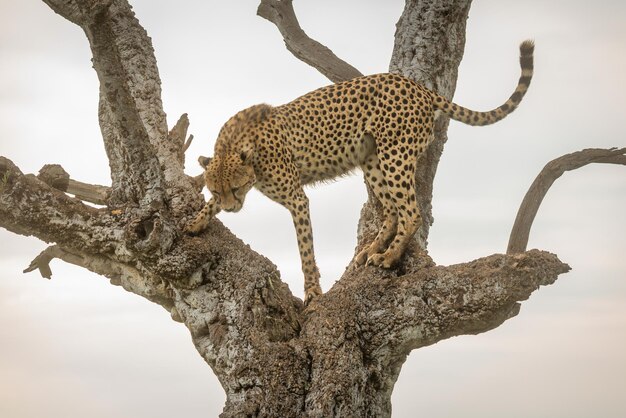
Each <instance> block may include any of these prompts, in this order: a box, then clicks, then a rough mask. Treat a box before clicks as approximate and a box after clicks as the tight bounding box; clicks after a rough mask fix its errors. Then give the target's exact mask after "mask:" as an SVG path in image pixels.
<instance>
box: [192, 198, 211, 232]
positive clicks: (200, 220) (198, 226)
mask: <svg viewBox="0 0 626 418" xmlns="http://www.w3.org/2000/svg"><path fill="white" fill-rule="evenodd" d="M219 211H220V206H219V205H218V204H217V202H216V201H215V199H213V198H211V199H209V201H208V202H207V203H206V204H205V205H204V207H203V208H202V210H200V212H199V213H198V215H197V216H196V217H195V218H194V220H192V221H191V222H189V223H188V224H187V225H186V226H185V232H186V233H188V234H198V233H200V232H202V231H203V230H204V229H205V228H206V227H207V225H208V224H209V220H210V219H211V218H212V217H214V216H215V215H217V213H218V212H219Z"/></svg>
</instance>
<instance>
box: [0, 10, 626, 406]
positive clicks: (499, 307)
mask: <svg viewBox="0 0 626 418" xmlns="http://www.w3.org/2000/svg"><path fill="white" fill-rule="evenodd" d="M44 1H45V3H46V4H48V5H49V6H50V7H51V8H52V9H53V10H54V11H55V12H56V13H58V14H60V15H61V16H63V17H64V18H66V19H67V20H69V21H71V22H73V23H75V24H76V25H78V26H80V27H81V28H82V29H83V31H84V32H85V35H86V36H87V39H88V41H89V43H90V46H91V50H92V53H93V65H94V68H95V70H96V72H97V75H98V78H99V82H100V104H99V115H98V116H99V122H100V127H101V131H102V139H103V141H104V145H105V149H106V152H107V156H108V159H109V163H110V167H111V184H110V185H109V186H106V187H105V186H93V185H87V184H84V183H80V182H78V181H75V180H72V179H71V178H70V176H69V175H68V174H67V173H66V172H65V171H64V170H63V169H62V168H61V167H60V166H57V165H48V166H45V167H43V168H42V170H41V171H40V173H39V175H37V176H35V175H32V174H23V173H22V172H21V171H20V169H19V168H18V167H16V166H15V165H14V164H13V163H12V162H11V161H10V160H9V159H7V158H5V157H0V226H2V227H3V228H6V229H7V230H9V231H12V232H14V233H16V234H20V235H25V236H34V237H36V238H38V239H40V240H43V241H45V242H47V243H51V244H52V245H51V246H50V247H49V248H47V249H46V250H45V251H43V252H42V253H41V254H39V255H38V256H37V257H36V258H35V259H34V260H33V261H32V262H31V264H30V266H29V267H28V268H27V269H26V270H25V271H33V270H36V269H38V270H39V271H40V273H41V274H42V276H44V277H50V275H51V271H50V268H49V262H50V260H52V259H53V258H58V259H61V260H64V261H66V262H68V263H72V264H75V265H78V266H81V267H84V268H86V269H88V270H90V271H93V272H95V273H97V274H99V275H102V276H104V277H106V278H108V279H109V280H110V282H111V284H113V285H119V286H121V287H123V288H124V289H125V290H127V291H129V292H132V293H135V294H137V295H139V296H142V297H144V298H146V299H148V300H150V301H152V302H154V303H157V304H159V305H161V306H162V307H163V308H165V309H167V310H168V311H169V312H171V315H172V318H173V319H174V320H176V321H180V322H183V323H184V324H185V326H186V327H187V328H188V329H189V331H190V333H191V336H192V340H193V343H194V344H195V347H196V348H197V350H198V353H199V354H200V355H201V356H202V357H203V358H204V359H205V360H206V362H207V363H208V364H209V365H210V366H211V368H212V369H213V371H214V373H215V374H216V375H217V377H218V378H219V380H220V382H221V384H222V387H223V388H224V391H225V392H226V396H227V400H226V405H225V406H224V410H223V413H222V415H221V416H222V417H240V416H265V417H299V416H308V417H356V416H368V417H386V416H390V415H391V403H390V397H391V393H392V390H393V387H394V383H395V382H396V379H397V378H398V375H399V373H400V369H401V367H402V365H403V363H404V361H405V359H406V358H407V356H408V354H409V353H410V352H411V350H413V349H416V348H420V347H423V346H427V345H430V344H434V343H436V342H437V341H440V340H442V339H446V338H449V337H451V336H455V335H462V334H477V333H481V332H485V331H487V330H490V329H493V328H495V327H497V326H499V325H500V324H501V323H502V322H503V321H505V320H506V319H509V318H511V317H513V316H515V315H516V314H517V313H518V311H519V308H520V304H519V302H520V301H522V300H525V299H527V298H528V297H529V296H530V294H531V293H532V292H533V291H534V290H536V289H537V288H538V287H539V286H541V285H546V284H550V283H553V282H554V281H555V280H556V278H557V277H558V275H559V274H561V273H564V272H566V271H568V270H569V267H568V266H567V265H566V264H564V263H562V262H561V261H559V260H558V258H557V257H556V256H555V255H553V254H550V253H547V252H543V251H538V250H531V251H526V248H525V247H526V244H525V241H524V238H523V237H522V238H521V239H520V238H519V236H520V234H521V235H524V234H526V237H527V231H528V230H529V229H530V224H531V223H532V217H533V216H534V215H533V214H532V210H533V209H532V207H531V208H530V209H524V208H526V207H529V205H524V206H523V207H522V209H521V212H520V214H519V215H518V220H519V222H520V227H519V228H517V227H516V228H517V229H515V230H514V232H513V234H512V237H511V243H512V244H511V245H510V246H509V251H508V254H506V255H504V254H495V255H490V256H487V257H484V258H481V259H479V260H475V261H471V262H468V263H464V264H459V265H454V266H448V267H443V266H437V265H435V264H434V263H433V262H432V260H431V259H430V258H429V257H428V256H427V255H426V253H425V252H424V251H422V250H421V249H425V248H426V243H427V238H428V232H429V227H430V225H431V224H432V213H431V198H432V185H433V179H434V176H435V173H436V169H437V164H438V161H439V158H440V156H441V153H442V151H443V146H444V143H445V141H446V128H447V124H448V121H447V120H445V119H444V118H440V119H439V120H438V121H437V129H436V135H437V140H436V141H435V142H434V143H433V145H432V146H431V147H430V149H429V150H428V153H427V155H425V156H424V157H423V158H422V161H421V164H420V166H419V171H418V172H417V173H416V184H417V189H418V190H417V192H418V198H419V201H420V207H421V212H422V214H423V218H424V226H423V228H422V230H421V231H420V234H419V237H416V239H415V242H413V243H412V244H411V246H410V248H409V250H408V251H407V254H406V255H405V257H404V258H403V259H402V261H401V263H400V265H399V266H398V267H397V268H395V269H393V270H382V269H378V268H374V267H361V268H356V267H354V266H349V268H348V269H347V270H346V273H345V274H344V275H343V277H341V278H340V279H339V280H338V281H337V282H336V284H335V285H334V286H333V287H332V288H331V289H330V290H329V291H328V292H327V293H326V294H325V295H323V296H322V297H319V298H317V299H316V300H315V301H314V302H313V303H312V304H311V305H310V306H309V307H308V308H306V309H305V308H304V307H303V304H302V302H301V301H300V300H299V299H297V298H295V297H294V296H293V295H292V294H291V292H290V290H289V288H288V287H287V285H286V284H285V283H283V282H282V281H281V279H280V275H279V272H278V271H277V270H276V267H275V266H274V265H273V264H272V263H271V261H270V260H268V259H266V258H265V257H263V256H262V255H260V254H257V253H255V252H254V251H252V250H251V249H250V248H249V247H247V246H246V245H245V244H244V243H243V242H241V241H240V240H239V239H238V238H237V237H235V236H234V235H233V234H231V233H230V231H228V230H227V229H226V228H225V227H224V226H223V225H222V224H221V223H220V221H219V220H217V219H215V220H213V221H212V222H211V224H210V226H209V228H208V230H207V231H206V232H205V233H204V234H202V235H201V236H199V237H189V236H185V235H184V234H183V233H182V229H183V226H184V225H185V222H186V221H187V220H189V219H190V218H191V217H192V216H194V214H195V213H196V212H197V211H198V210H199V209H200V208H201V207H202V205H203V203H204V202H203V198H202V195H201V194H200V193H199V192H198V190H199V185H198V182H197V181H196V179H194V178H192V177H189V176H187V175H185V173H184V171H183V169H184V161H185V155H184V152H185V149H186V147H187V146H188V145H189V141H190V140H191V138H187V129H188V126H189V121H188V119H187V116H186V115H183V116H182V117H181V118H180V119H179V120H178V122H177V123H176V124H175V126H174V127H173V128H172V129H171V130H169V131H168V127H167V121H166V118H165V114H164V112H163V108H162V103H161V89H160V80H159V75H158V71H157V66H156V60H155V57H154V53H153V49H152V45H151V41H150V39H149V37H148V35H147V33H146V31H145V30H144V29H143V28H142V26H141V25H140V23H139V21H138V20H137V19H136V17H135V15H134V13H133V12H132V10H131V7H130V6H129V4H128V3H127V1H126V0H83V1H79V0H44ZM470 3H471V2H470V0H453V1H448V0H446V1H443V0H428V1H426V0H407V2H406V7H405V9H404V11H403V13H402V16H401V18H400V20H399V22H398V25H397V32H396V39H395V47H394V51H393V57H392V60H391V64H390V71H392V72H399V73H402V74H404V75H406V76H409V77H411V78H413V79H415V80H417V81H419V82H421V83H422V84H424V85H426V86H427V87H428V88H430V89H433V90H435V91H437V92H439V93H441V94H443V95H445V96H446V97H448V98H451V97H452V95H453V92H454V89H455V81H456V76H457V67H458V65H459V63H460V60H461V57H462V54H463V48H464V41H465V22H466V19H467V15H468V11H469V8H470ZM258 14H259V15H260V16H262V17H264V18H266V19H268V20H270V21H271V22H273V23H274V24H276V26H277V27H278V29H279V30H280V31H281V33H282V35H283V37H284V40H285V43H286V45H287V48H288V49H289V50H290V51H291V52H292V53H293V54H294V55H295V56H297V57H298V58H300V59H302V60H303V61H305V62H306V63H308V64H310V65H312V66H313V67H315V68H316V69H318V70H319V71H321V72H322V73H323V74H324V75H325V76H327V77H328V78H329V79H330V80H332V81H334V82H336V81H340V80H345V79H349V78H352V77H355V76H358V75H359V74H360V73H359V71H358V70H356V69H355V68H354V67H352V66H350V65H349V64H347V63H345V62H343V61H341V60H340V59H339V58H337V57H336V56H335V55H334V54H333V53H332V52H331V51H330V50H329V49H328V48H326V47H324V46H323V45H321V44H319V43H317V42H316V41H314V40H312V39H310V38H308V37H307V35H306V34H305V33H304V31H303V30H302V29H301V28H300V26H299V24H298V21H297V19H296V16H295V13H294V10H293V7H292V3H291V1H290V0H282V1H281V0H262V1H261V4H260V6H259V9H258ZM203 116H204V115H203ZM624 151H625V150H624V149H621V150H600V151H598V150H595V151H585V152H581V153H580V154H578V155H577V157H580V158H582V159H580V160H578V163H577V165H581V164H585V163H587V162H593V161H596V162H597V161H600V162H611V163H619V164H625V161H624V160H625V159H626V157H624ZM556 165H557V164H556V163H554V164H552V165H551V166H549V169H548V172H550V173H554V172H555V171H554V169H553V168H554V167H556ZM566 169H567V168H566ZM556 176H557V177H558V174H557V175H556ZM536 183H537V184H538V185H545V187H544V189H543V192H544V193H545V191H547V187H549V184H548V183H546V182H545V181H544V180H543V177H542V178H538V180H537V181H536ZM533 196H535V195H532V194H531V196H530V197H529V201H530V202H535V203H536V204H535V206H536V207H537V206H538V204H539V202H540V199H541V198H540V197H533ZM537 196H540V195H537ZM87 203H95V204H97V205H102V206H101V207H94V206H93V205H90V204H87ZM530 206H532V205H530ZM526 210H530V212H529V213H530V215H529V214H528V213H527V212H526ZM535 211H536V208H535ZM379 220H380V208H379V207H378V205H377V202H376V201H375V199H374V197H373V196H371V195H370V197H369V199H368V202H367V203H366V204H365V206H364V207H363V210H362V213H361V219H360V222H359V230H358V243H359V244H358V247H357V249H356V251H358V250H359V249H360V247H361V246H362V245H363V244H364V243H365V242H367V241H368V240H371V239H372V238H373V234H375V231H377V229H378V223H379ZM517 231H522V232H517ZM524 231H526V232H524Z"/></svg>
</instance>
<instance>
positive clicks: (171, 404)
mask: <svg viewBox="0 0 626 418" xmlns="http://www.w3.org/2000/svg"><path fill="white" fill-rule="evenodd" d="M132 3H133V5H134V7H135V10H136V13H137V15H138V18H139V19H140V21H141V22H142V24H143V25H144V27H145V28H146V29H147V31H148V33H149V34H150V36H151V37H152V40H153V43H154V47H155V50H156V56H157V60H158V63H159V69H160V74H161V79H162V81H163V101H164V106H165V111H166V112H167V114H168V120H169V124H170V126H171V125H172V124H173V123H174V122H175V121H176V119H177V118H178V116H179V115H180V114H182V113H184V112H187V113H189V117H190V120H191V127H190V132H191V133H193V134H194V135H195V137H196V141H195V142H194V144H193V146H192V147H191V148H190V150H189V151H188V154H189V155H190V156H191V157H192V158H189V160H190V161H193V160H195V156H197V155H198V154H207V153H209V152H210V150H211V149H212V147H213V140H214V138H215V136H216V134H217V132H218V130H219V127H220V126H221V124H222V123H223V122H224V121H225V120H226V119H227V118H228V117H229V116H231V115H232V114H233V113H235V112H237V111H238V110H240V109H242V108H244V107H247V106H249V105H252V104H255V103H259V102H267V103H270V104H282V103H285V102H287V101H290V100H291V99H293V98H295V97H297V96H299V95H301V94H303V93H306V92H307V91H310V90H312V89H314V88H317V87H320V86H322V85H325V84H328V82H327V80H325V79H324V78H323V77H322V76H321V75H319V74H318V73H317V72H316V71H314V70H313V69H311V68H309V67H307V66H306V65H304V64H302V63H301V62H299V61H298V60H296V59H295V58H293V57H292V56H291V55H290V54H289V53H288V52H287V51H286V50H285V48H284V45H283V43H282V39H281V38H280V36H279V34H278V31H277V30H276V28H275V27H274V26H273V25H272V24H270V23H268V22H266V21H265V20H262V19H261V18H259V17H256V16H255V11H256V7H257V1H253V0H245V1H244V0H240V1H236V2H235V1H231V2H227V1H220V2H218V1H200V0H197V1H196V0H194V1H192V0H184V1H177V2H174V1H166V0H135V1H133V2H132ZM402 7H403V2H402V1H399V0H393V1H391V0H387V1H372V0H367V1H363V0H361V1H357V0H339V1H338V0H334V1H333V0H297V1H295V8H296V12H297V13H298V16H299V19H300V21H301V24H302V26H303V28H305V30H307V32H308V33H309V34H310V35H311V36H312V37H314V38H316V39H318V40H319V41H321V42H322V43H325V44H326V45H327V46H329V47H330V48H331V49H333V51H334V52H335V53H337V55H339V56H340V57H342V58H344V59H346V60H347V61H349V62H350V63H352V64H353V65H354V66H356V67H357V68H358V69H360V70H361V72H363V73H366V74H369V73H377V72H384V71H385V70H386V68H387V65H388V63H389V58H390V56H391V49H392V45H393V33H394V30H395V23H396V22H397V20H398V17H399V16H400V13H401V11H402ZM625 23H626V2H623V1H622V0H601V1H598V2H593V4H591V3H590V2H587V1H579V0H550V1H545V0H526V1H523V2H520V1H514V0H482V1H475V2H474V5H473V6H472V10H471V13H470V17H469V21H468V28H467V47H466V51H465V58H464V60H463V62H462V64H461V68H460V73H459V80H458V87H457V91H456V94H455V101H456V102H457V103H459V104H462V105H465V106H467V107H470V108H474V109H477V110H486V109H490V108H492V107H494V106H497V105H499V104H501V103H502V102H503V101H504V100H505V99H506V98H507V97H508V95H509V94H510V92H511V91H512V89H513V88H514V85H515V83H516V81H517V78H518V76H519V69H518V61H517V55H518V51H517V46H518V44H519V42H521V41H522V40H524V39H526V38H534V39H535V41H536V43H537V49H536V58H535V60H536V64H535V68H536V73H535V74H536V75H535V78H534V79H533V83H532V86H531V88H530V91H529V93H528V94H527V96H526V97H525V99H524V101H523V102H522V105H521V106H520V108H519V109H518V110H517V111H516V112H515V113H514V114H513V115H511V116H510V117H509V118H507V119H506V120H504V121H502V122H500V123H499V124H496V125H494V126H491V127H485V128H473V127H468V126H464V125H461V124H458V123H454V122H453V123H452V124H451V127H450V140H449V142H448V144H447V145H446V150H445V153H444V155H443V158H442V161H441V164H440V167H439V173H438V177H437V180H436V185H435V197H434V216H435V224H434V226H433V228H432V230H431V235H430V246H429V250H430V253H431V255H432V256H433V258H434V259H435V261H436V262H438V263H440V264H452V263H457V262H464V261H469V260H472V259H475V258H478V257H481V256H485V255H489V254H492V253H496V252H503V251H504V250H505V248H506V243H507V239H508V235H509V232H510V228H511V225H512V223H513V220H514V218H515V213H516V211H517V208H518V206H519V203H520V201H521V199H522V197H523V195H524V193H525V191H526V190H527V188H528V186H529V184H530V183H531V182H532V180H533V178H534V176H535V175H536V174H537V173H538V171H539V170H540V169H541V167H542V166H543V165H544V164H545V163H546V162H548V161H549V160H551V159H553V158H555V157H558V156H560V155H562V154H565V153H568V152H572V151H577V150H580V149H582V148H589V147H603V148H606V147H613V146H621V147H624V146H626V136H625V134H624V130H625V129H624V127H625V125H624V120H625V116H626V114H625V110H624V103H626V24H625ZM0 63H1V64H0V128H1V129H2V136H1V137H0V155H4V156H7V157H8V158H10V159H12V160H13V161H14V162H15V163H16V164H17V165H18V166H19V167H20V168H21V169H22V171H24V172H37V171H38V170H39V168H41V166H43V165H44V164H46V163H59V164H61V165H62V166H63V167H64V168H65V169H66V170H67V171H68V172H69V173H70V174H71V175H72V177H73V178H75V179H77V180H81V181H85V182H90V183H98V184H107V183H108V181H109V177H108V165H107V161H106V159H105V154H104V149H103V146H102V142H101V139H100V133H99V128H98V124H97V99H98V95H97V91H98V86H97V80H96V75H95V72H94V71H93V69H92V68H91V63H90V52H89V47H88V43H87V41H86V39H85V37H84V35H83V33H82V32H81V30H80V29H79V28H78V27H76V26H74V25H72V24H70V23H69V22H66V21H64V20H63V19H62V18H61V17H59V16H57V15H55V14H54V13H53V12H52V11H51V10H50V9H49V8H48V7H47V6H46V5H45V4H44V3H43V2H41V1H38V0H20V1H15V0H0ZM188 170H189V173H190V174H197V173H199V172H200V169H199V168H196V167H194V166H192V167H189V168H188ZM309 197H310V200H311V209H312V217H313V226H314V234H315V240H316V251H317V259H318V263H319V265H320V269H321V272H322V276H323V278H322V280H323V281H322V286H323V287H324V289H328V288H329V287H330V286H332V284H333V283H334V281H335V280H336V279H337V278H338V277H339V276H340V275H341V272H342V271H343V268H344V266H345V265H346V263H347V262H348V261H349V259H350V257H351V255H352V252H353V249H354V245H355V236H356V224H357V219H358V214H359V210H360V207H361V205H362V203H363V202H364V200H365V190H364V186H363V183H362V180H361V178H360V176H359V175H356V176H354V177H352V178H349V179H343V180H341V181H340V182H337V183H334V184H331V185H325V186H322V187H318V188H315V189H312V190H310V191H309ZM625 209H626V167H623V166H609V165H605V166H604V165H595V166H588V167H585V168H583V169H580V170H578V171H575V172H571V173H567V174H565V175H564V176H563V177H562V178H561V179H559V180H558V181H557V183H556V184H555V185H554V187H553V188H552V189H551V190H550V192H549V194H548V196H547V198H546V200H545V201H544V203H543V205H542V207H541V209H540V212H539V215H538V218H537V220H536V221H535V224H534V226H533V230H532V232H531V237H530V247H531V248H540V249H544V250H548V251H552V252H554V253H556V254H558V255H559V256H560V258H561V259H562V260H563V261H565V262H568V263H569V264H570V265H571V266H572V267H573V271H572V272H570V273H568V274H566V275H563V276H562V277H561V278H560V280H559V281H557V284H556V285H554V286H550V287H548V288H543V289H541V290H539V291H538V292H536V293H535V294H533V295H532V297H531V299H530V300H529V301H527V302H525V303H524V304H523V305H522V310H521V313H520V315H519V316H518V317H516V318H514V319H512V320H510V321H508V322H506V323H505V324H504V325H502V326H501V327H499V328H498V329H496V330H494V331H491V332H489V333H486V334H482V335H479V336H467V337H458V338H453V339H450V340H446V341H444V342H441V343H438V344H436V345H434V346H431V347H428V348H424V349H421V350H418V351H415V352H413V354H412V355H411V356H410V357H409V359H408V361H407V363H406V364H405V366H404V368H403V370H402V373H401V375H400V378H399V380H398V383H397V385H396V390H395V392H394V396H393V407H394V417H402V418H404V417H406V418H409V417H414V416H417V415H418V414H419V415H421V416H428V417H431V418H439V417H441V418H444V417H458V416H463V417H466V418H473V417H481V418H490V417H493V418H495V417H502V416H507V417H511V418H528V417H532V418H541V417H545V418H548V417H550V418H583V417H585V418H586V417H590V416H598V417H603V418H618V417H623V416H625V415H626V398H624V393H626V377H625V376H626V357H624V355H623V353H624V352H626V277H625V276H626V267H625V263H624V256H625V255H626V210H625ZM220 218H221V219H222V220H223V222H224V223H225V224H226V225H227V226H228V227H230V228H231V229H232V230H233V231H234V232H235V233H236V234H237V235H238V236H240V237H241V238H243V239H244V240H245V241H247V242H249V243H250V245H251V246H252V247H253V248H254V249H256V250H257V251H259V252H261V253H263V254H265V255H267V256H268V257H269V258H270V259H272V260H273V261H274V262H275V263H276V264H277V265H278V266H279V268H280V270H281V272H282V275H283V278H284V280H286V281H287V282H288V283H289V284H290V287H291V289H292V290H293V291H294V293H295V294H297V295H301V288H302V282H301V280H302V279H301V274H300V272H299V259H298V253H297V247H296V242H295V234H294V232H293V230H292V226H291V220H290V218H289V215H288V213H287V212H286V211H285V210H284V209H283V208H281V207H280V206H278V205H276V204H275V203H272V202H269V201H268V200H267V199H266V198H264V197H263V196H261V195H260V194H259V193H256V192H255V193H253V194H252V195H251V196H250V197H249V198H248V199H247V201H246V208H244V210H243V211H242V212H240V213H238V214H224V215H220ZM267 236H272V239H271V240H268V239H267V238H266V237H267ZM43 248H45V246H44V244H43V243H41V242H39V241H37V240H35V239H32V238H24V237H17V236H14V235H12V234H10V233H8V232H7V231H5V230H0V249H1V251H0V416H1V417H7V418H35V417H37V418H38V417H54V418H56V417H63V418H74V417H85V416H88V417H95V418H99V417H111V416H115V417H120V418H125V417H128V418H134V417H140V418H141V417H157V418H159V417H171V416H186V417H207V416H209V417H210V416H216V415H217V414H218V413H219V412H220V411H221V408H222V405H223V402H224V395H223V393H222V390H221V388H220V387H219V383H218V382H217V379H216V378H215V376H214V375H213V373H212V372H211V370H210V368H209V367H208V366H206V364H205V363H204V361H203V360H202V359H201V358H200V357H199V356H198V355H197V353H196V351H195V349H194V347H193V345H192V344H191V341H190V337H189V334H188V332H187V330H186V329H185V328H184V327H183V326H182V325H180V324H178V323H174V322H172V321H171V320H170V318H169V315H168V314H167V312H165V311H164V310H162V309H161V308H160V307H158V306H155V305H152V304H151V303H150V302H147V301H145V300H142V299H140V298H138V297H137V296H135V295H132V294H129V293H126V292H124V291H123V290H122V289H120V288H118V287H113V286H110V285H109V284H108V282H107V281H106V280H104V279H102V278H100V277H97V276H94V275H92V274H90V273H88V272H86V271H83V270H81V269H79V268H75V267H73V266H69V265H65V264H63V263H61V262H59V261H54V262H53V263H52V269H53V274H54V275H53V280H51V281H47V280H45V279H42V278H40V277H39V276H38V275H37V274H35V273H31V274H28V275H23V274H22V273H21V271H22V270H23V269H24V268H25V267H26V266H27V265H28V263H29V262H30V260H31V259H32V258H33V257H34V256H35V255H37V254H38V253H39V251H41V250H42V249H43Z"/></svg>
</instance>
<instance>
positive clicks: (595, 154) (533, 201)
mask: <svg viewBox="0 0 626 418" xmlns="http://www.w3.org/2000/svg"><path fill="white" fill-rule="evenodd" d="M625 153H626V148H620V149H618V148H611V149H597V148H589V149H584V150H582V151H577V152H573V153H571V154H565V155H563V156H561V157H559V158H556V159H554V160H552V161H550V162H549V163H548V164H546V165H545V167H544V168H543V169H542V170H541V172H540V173H539V175H537V178H535V181H533V184H532V185H531V186H530V188H529V189H528V192H526V196H524V200H522V204H521V205H520V208H519V210H518V212H517V216H516V217H515V224H514V225H513V229H512V230H511V236H510V238H509V245H508V247H507V250H506V252H507V254H514V253H521V252H524V251H526V246H527V245H528V237H529V236H530V228H531V226H532V224H533V221H534V220H535V216H536V215H537V211H538V210H539V205H541V202H542V201H543V198H544V197H545V195H546V193H548V190H549V189H550V187H551V186H552V184H553V183H554V182H555V181H556V179H558V178H559V177H561V176H562V175H563V173H565V172H566V171H571V170H576V169H577V168H580V167H583V166H585V165H587V164H591V163H608V164H621V165H626V155H624V154H625Z"/></svg>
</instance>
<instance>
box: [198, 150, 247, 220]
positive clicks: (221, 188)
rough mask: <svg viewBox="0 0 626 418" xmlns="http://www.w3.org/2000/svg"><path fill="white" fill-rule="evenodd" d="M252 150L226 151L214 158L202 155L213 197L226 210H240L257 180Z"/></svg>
mask: <svg viewBox="0 0 626 418" xmlns="http://www.w3.org/2000/svg"><path fill="white" fill-rule="evenodd" d="M251 156H252V150H245V151H242V152H238V153H237V152H231V153H224V154H222V155H219V154H218V155H215V156H214V157H213V158H207V157H200V158H198V162H199V163H200V165H201V166H202V167H204V169H205V171H204V180H205V182H206V185H207V188H208V189H209V191H210V192H211V194H212V195H213V199H215V202H216V203H217V204H218V205H219V206H220V208H221V209H223V210H225V211H226V212H238V211H239V210H240V209H241V208H242V206H243V201H244V199H245V198H246V194H247V193H248V192H249V191H250V189H251V188H252V186H253V185H254V183H255V182H256V175H255V174H254V168H253V167H252V164H251Z"/></svg>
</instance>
